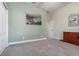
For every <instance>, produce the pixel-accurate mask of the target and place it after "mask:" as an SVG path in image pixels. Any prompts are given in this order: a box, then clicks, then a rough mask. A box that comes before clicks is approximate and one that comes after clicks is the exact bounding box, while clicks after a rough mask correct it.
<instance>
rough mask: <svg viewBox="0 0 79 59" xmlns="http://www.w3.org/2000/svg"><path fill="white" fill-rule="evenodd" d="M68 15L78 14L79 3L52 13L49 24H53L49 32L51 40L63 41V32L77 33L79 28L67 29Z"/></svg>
mask: <svg viewBox="0 0 79 59" xmlns="http://www.w3.org/2000/svg"><path fill="white" fill-rule="evenodd" d="M70 14H79V3H77V2H75V3H70V4H68V5H66V6H64V7H62V8H60V9H57V10H56V11H54V12H53V13H52V18H51V20H50V22H49V23H51V24H53V26H50V28H52V30H51V32H52V35H53V38H55V39H63V32H65V31H68V32H69V31H70V32H79V26H75V27H68V16H69V15H70Z"/></svg>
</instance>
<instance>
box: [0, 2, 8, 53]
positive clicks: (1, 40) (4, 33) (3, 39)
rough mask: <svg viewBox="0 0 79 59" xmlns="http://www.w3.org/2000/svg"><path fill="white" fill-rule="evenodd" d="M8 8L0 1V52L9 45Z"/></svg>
mask: <svg viewBox="0 0 79 59" xmlns="http://www.w3.org/2000/svg"><path fill="white" fill-rule="evenodd" d="M7 16H8V10H6V9H5V7H4V5H3V3H1V2H0V54H1V53H2V51H3V50H4V49H5V47H7V46H8V18H7Z"/></svg>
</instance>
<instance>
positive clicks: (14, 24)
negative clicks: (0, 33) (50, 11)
mask: <svg viewBox="0 0 79 59" xmlns="http://www.w3.org/2000/svg"><path fill="white" fill-rule="evenodd" d="M8 8H9V12H8V13H9V31H8V32H9V42H16V41H24V40H31V39H38V38H45V37H47V33H46V19H47V13H46V11H44V10H42V9H40V8H38V7H35V6H34V5H31V4H29V3H23V2H14V3H13V2H10V3H9V2H8ZM27 13H31V14H37V15H41V16H42V19H41V21H42V25H27V24H26V14H27Z"/></svg>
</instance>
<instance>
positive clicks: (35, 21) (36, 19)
mask: <svg viewBox="0 0 79 59" xmlns="http://www.w3.org/2000/svg"><path fill="white" fill-rule="evenodd" d="M26 24H29V25H41V24H42V22H41V15H32V14H26Z"/></svg>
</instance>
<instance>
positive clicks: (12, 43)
mask: <svg viewBox="0 0 79 59" xmlns="http://www.w3.org/2000/svg"><path fill="white" fill-rule="evenodd" d="M46 39H47V38H40V39H32V40H25V41H18V42H11V43H9V44H8V45H14V44H20V43H27V42H33V41H39V40H46Z"/></svg>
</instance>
